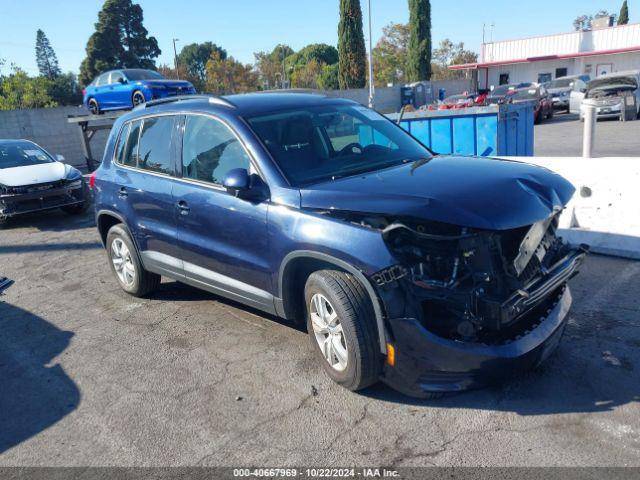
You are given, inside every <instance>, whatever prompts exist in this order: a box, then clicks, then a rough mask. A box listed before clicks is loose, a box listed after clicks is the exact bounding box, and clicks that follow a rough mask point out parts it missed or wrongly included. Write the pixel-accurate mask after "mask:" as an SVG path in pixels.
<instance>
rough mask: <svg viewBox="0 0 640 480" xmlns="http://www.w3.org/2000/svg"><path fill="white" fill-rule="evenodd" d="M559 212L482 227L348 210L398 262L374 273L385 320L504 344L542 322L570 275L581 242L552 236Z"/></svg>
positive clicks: (580, 251)
mask: <svg viewBox="0 0 640 480" xmlns="http://www.w3.org/2000/svg"><path fill="white" fill-rule="evenodd" d="M558 217H559V211H558V210H556V211H555V212H554V213H553V214H552V215H551V216H549V217H548V218H546V219H544V220H541V221H539V222H537V223H535V224H533V225H529V226H525V227H522V228H516V229H512V230H504V231H483V230H476V229H470V228H464V227H459V226H454V225H448V224H443V223H437V222H424V221H419V222H416V221H411V219H394V220H392V221H391V220H389V219H387V218H384V217H368V216H359V215H357V214H347V218H345V220H348V221H351V222H354V223H358V224H359V225H361V226H364V227H367V228H373V229H377V230H379V231H380V232H381V234H382V236H383V238H384V241H385V243H386V244H387V246H388V247H389V249H390V250H391V251H392V252H393V253H394V255H395V256H396V258H398V259H400V260H401V263H400V264H398V265H395V266H393V267H391V268H389V269H386V270H384V271H381V272H378V273H377V274H376V275H374V276H373V281H374V282H375V283H376V284H377V286H378V288H379V290H380V291H381V292H383V293H382V294H383V295H386V296H388V297H389V298H388V300H389V301H386V302H385V304H387V305H398V306H400V307H399V308H402V309H403V311H392V312H388V314H389V316H390V317H394V318H395V317H398V318H400V317H411V318H419V319H421V322H422V323H423V325H424V326H425V328H427V329H428V330H429V331H431V332H432V333H435V334H436V335H438V336H441V337H444V338H448V339H453V340H460V341H466V342H477V343H486V344H501V343H508V342H509V341H512V340H514V339H517V338H519V336H520V335H522V334H526V333H528V331H530V330H531V329H533V328H535V327H536V326H537V324H538V323H539V322H540V321H541V317H544V314H545V312H546V311H547V310H550V309H551V308H552V307H553V302H554V301H555V300H556V299H557V298H558V296H559V295H560V294H561V293H562V291H563V289H564V287H565V284H566V282H567V280H568V279H569V278H571V277H572V276H573V275H575V274H576V273H577V267H578V266H579V264H580V262H581V261H582V259H583V257H584V254H585V252H586V247H583V248H581V249H578V250H576V249H572V248H571V247H569V246H568V245H567V244H565V243H564V242H563V241H562V239H561V238H560V237H558V236H557V235H556V230H557V227H558Z"/></svg>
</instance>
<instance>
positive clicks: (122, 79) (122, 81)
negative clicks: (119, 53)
mask: <svg viewBox="0 0 640 480" xmlns="http://www.w3.org/2000/svg"><path fill="white" fill-rule="evenodd" d="M118 83H121V84H123V85H124V84H125V83H127V79H126V78H124V77H120V78H119V79H118Z"/></svg>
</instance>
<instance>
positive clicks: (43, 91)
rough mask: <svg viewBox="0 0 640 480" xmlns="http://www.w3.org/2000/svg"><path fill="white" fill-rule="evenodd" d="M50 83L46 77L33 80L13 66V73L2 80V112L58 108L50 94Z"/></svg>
mask: <svg viewBox="0 0 640 480" xmlns="http://www.w3.org/2000/svg"><path fill="white" fill-rule="evenodd" d="M50 83H51V81H50V80H48V79H47V78H46V77H43V76H39V77H35V78H31V77H29V76H28V75H27V74H26V73H25V72H24V71H23V70H20V69H19V68H17V67H15V66H12V71H11V73H10V74H9V75H7V76H6V77H1V78H0V110H18V109H24V108H44V107H55V106H57V103H56V102H55V101H54V100H53V99H52V98H51V97H50V96H49V93H48V89H49V87H50Z"/></svg>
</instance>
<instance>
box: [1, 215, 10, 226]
mask: <svg viewBox="0 0 640 480" xmlns="http://www.w3.org/2000/svg"><path fill="white" fill-rule="evenodd" d="M8 224H9V217H3V216H2V215H0V229H3V228H4V227H6V226H7V225H8Z"/></svg>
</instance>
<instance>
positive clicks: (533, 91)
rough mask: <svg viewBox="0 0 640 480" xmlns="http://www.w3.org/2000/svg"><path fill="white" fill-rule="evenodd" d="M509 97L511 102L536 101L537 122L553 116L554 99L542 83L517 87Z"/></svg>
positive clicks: (535, 116) (534, 110) (534, 112)
mask: <svg viewBox="0 0 640 480" xmlns="http://www.w3.org/2000/svg"><path fill="white" fill-rule="evenodd" d="M507 98H508V101H509V102H510V103H522V102H534V104H535V105H534V109H533V115H534V117H533V118H534V122H535V123H541V122H542V120H543V119H545V118H553V101H552V100H551V95H549V92H547V89H546V88H544V87H543V86H542V85H538V86H535V85H534V86H531V87H526V88H519V89H516V90H514V91H513V92H512V93H511V94H509V96H508V97H507Z"/></svg>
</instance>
